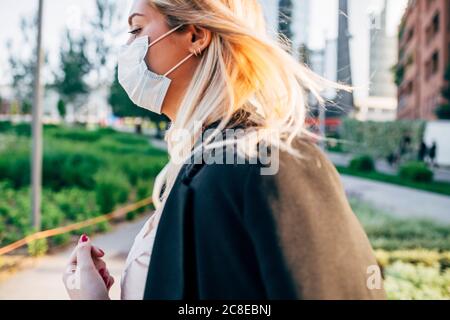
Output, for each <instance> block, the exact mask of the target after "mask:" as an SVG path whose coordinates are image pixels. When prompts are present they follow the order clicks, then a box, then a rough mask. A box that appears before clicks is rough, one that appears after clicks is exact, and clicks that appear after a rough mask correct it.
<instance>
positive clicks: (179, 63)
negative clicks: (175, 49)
mask: <svg viewBox="0 0 450 320" xmlns="http://www.w3.org/2000/svg"><path fill="white" fill-rule="evenodd" d="M193 55H194V54H193V53H191V54H190V55H188V56H187V57H186V58H184V59H183V60H181V61H180V62H178V63H177V65H176V66H175V67H173V68H172V69H170V70H169V71H167V72H166V73H165V74H164V77H167V76H168V75H169V74H171V73H172V72H174V71H175V69H177V68H178V67H179V66H181V65H182V64H183V63H185V62H186V61H187V60H188V59H189V58H191V57H192V56H193Z"/></svg>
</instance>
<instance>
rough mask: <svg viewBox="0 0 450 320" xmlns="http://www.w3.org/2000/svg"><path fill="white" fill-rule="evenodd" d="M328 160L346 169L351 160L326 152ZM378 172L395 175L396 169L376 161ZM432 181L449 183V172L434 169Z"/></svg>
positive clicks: (442, 169) (342, 155) (382, 161)
mask: <svg viewBox="0 0 450 320" xmlns="http://www.w3.org/2000/svg"><path fill="white" fill-rule="evenodd" d="M327 155H328V157H329V158H330V160H331V161H332V162H333V163H334V164H335V165H337V166H343V167H347V166H348V165H349V164H350V161H351V160H352V158H353V155H351V154H345V153H337V152H327ZM375 166H376V169H377V171H378V172H382V173H386V174H394V175H396V174H397V168H395V167H391V166H390V165H389V164H388V163H387V162H386V161H385V160H377V161H376V163H375ZM433 172H434V179H435V180H436V181H443V182H450V170H448V169H444V168H434V169H433Z"/></svg>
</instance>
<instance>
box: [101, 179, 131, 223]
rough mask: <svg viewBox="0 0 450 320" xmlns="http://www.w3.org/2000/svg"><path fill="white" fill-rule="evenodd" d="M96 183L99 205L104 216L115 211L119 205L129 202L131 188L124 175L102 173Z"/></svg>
mask: <svg viewBox="0 0 450 320" xmlns="http://www.w3.org/2000/svg"><path fill="white" fill-rule="evenodd" d="M96 182H97V184H96V189H95V191H96V196H97V204H98V206H99V207H100V210H101V212H102V213H103V214H105V213H109V212H111V211H112V210H114V208H115V207H116V205H117V204H119V203H124V202H126V201H127V199H128V195H129V193H130V188H131V186H130V184H129V182H128V179H127V177H126V176H125V175H124V174H122V173H120V172H112V171H101V172H99V173H98V175H97V177H96Z"/></svg>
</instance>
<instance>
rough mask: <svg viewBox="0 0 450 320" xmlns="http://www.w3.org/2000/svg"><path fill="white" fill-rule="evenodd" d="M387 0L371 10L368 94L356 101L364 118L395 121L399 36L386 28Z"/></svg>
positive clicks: (359, 114)
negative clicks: (382, 4)
mask: <svg viewBox="0 0 450 320" xmlns="http://www.w3.org/2000/svg"><path fill="white" fill-rule="evenodd" d="M387 8H388V1H387V0H384V6H383V7H382V10H381V12H377V13H374V12H372V13H370V14H369V20H370V44H369V55H370V57H369V69H370V72H369V77H370V79H369V80H370V81H369V83H370V85H369V95H368V97H366V98H363V99H359V100H358V101H357V102H356V103H355V104H356V108H357V112H356V114H355V117H356V118H357V119H358V120H361V121H393V120H395V119H396V117H397V86H396V85H395V82H394V75H393V73H392V68H393V66H395V65H396V63H397V52H398V49H397V38H396V37H393V36H388V34H387V30H386V29H387V28H386V17H387V14H388V13H387Z"/></svg>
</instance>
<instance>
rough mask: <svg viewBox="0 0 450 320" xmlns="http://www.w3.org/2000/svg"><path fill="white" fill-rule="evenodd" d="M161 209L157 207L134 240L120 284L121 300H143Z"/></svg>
mask: <svg viewBox="0 0 450 320" xmlns="http://www.w3.org/2000/svg"><path fill="white" fill-rule="evenodd" d="M163 207H164V206H159V208H158V209H157V210H156V211H155V213H154V214H153V215H152V216H151V217H150V218H149V219H148V220H147V222H146V223H145V225H144V226H143V227H142V229H141V231H140V232H139V233H138V235H137V236H136V238H135V239H134V243H133V246H132V248H131V250H130V253H129V254H128V257H127V261H126V263H125V269H124V271H123V273H122V277H121V282H120V286H121V299H122V300H142V299H143V298H144V290H145V284H146V280H147V272H148V267H149V265H150V258H151V254H152V250H153V244H154V241H155V236H156V230H157V227H158V223H159V220H160V218H161V213H162V208H163Z"/></svg>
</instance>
